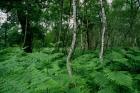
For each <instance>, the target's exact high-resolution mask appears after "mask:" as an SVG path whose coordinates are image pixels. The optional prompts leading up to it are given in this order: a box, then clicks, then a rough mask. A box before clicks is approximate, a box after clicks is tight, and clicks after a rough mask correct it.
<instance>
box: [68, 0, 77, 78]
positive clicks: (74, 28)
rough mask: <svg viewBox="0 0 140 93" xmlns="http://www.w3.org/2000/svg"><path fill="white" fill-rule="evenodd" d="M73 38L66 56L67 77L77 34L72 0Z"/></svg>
mask: <svg viewBox="0 0 140 93" xmlns="http://www.w3.org/2000/svg"><path fill="white" fill-rule="evenodd" d="M72 4H73V38H72V43H71V47H70V49H69V52H68V56H67V70H68V74H69V77H70V78H71V77H72V67H71V57H72V54H73V51H74V48H75V44H76V36H77V34H76V32H77V22H76V0H73V3H72Z"/></svg>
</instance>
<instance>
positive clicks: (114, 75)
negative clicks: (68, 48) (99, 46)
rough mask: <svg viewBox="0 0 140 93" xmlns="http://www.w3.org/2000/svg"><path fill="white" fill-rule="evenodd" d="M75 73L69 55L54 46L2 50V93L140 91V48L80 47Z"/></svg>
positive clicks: (75, 59)
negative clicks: (70, 74)
mask: <svg viewBox="0 0 140 93" xmlns="http://www.w3.org/2000/svg"><path fill="white" fill-rule="evenodd" d="M72 69H73V70H72V72H73V77H72V79H70V78H69V77H68V74H67V70H66V55H65V54H63V53H62V52H60V53H59V52H56V51H55V50H54V48H44V49H41V50H40V51H36V52H33V53H29V54H27V53H24V52H23V51H22V50H20V49H19V48H7V49H4V50H1V51H0V93H140V86H139V84H140V50H139V49H138V48H127V49H120V48H118V49H112V50H107V51H106V53H105V55H104V61H103V62H102V63H101V62H100V61H99V58H98V51H93V52H85V53H80V52H78V51H76V53H75V55H74V57H73V60H72Z"/></svg>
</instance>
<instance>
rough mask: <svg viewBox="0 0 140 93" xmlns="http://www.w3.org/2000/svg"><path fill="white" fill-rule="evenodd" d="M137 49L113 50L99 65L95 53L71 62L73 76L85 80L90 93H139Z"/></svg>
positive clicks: (139, 53)
mask: <svg viewBox="0 0 140 93" xmlns="http://www.w3.org/2000/svg"><path fill="white" fill-rule="evenodd" d="M139 56H140V52H139V49H134V48H133V49H130V48H128V49H113V50H111V51H110V50H109V51H107V52H106V54H105V57H104V62H103V63H100V61H99V60H98V58H97V55H96V53H89V54H84V55H82V56H80V57H77V58H75V59H74V61H73V69H74V72H75V75H77V74H78V75H79V76H81V78H83V79H85V81H86V82H87V84H88V87H89V88H90V93H135V92H136V93H137V92H138V93H139V91H140V90H139V89H140V88H139V84H140V80H139V78H140V77H139V71H140V69H139V68H140V61H139Z"/></svg>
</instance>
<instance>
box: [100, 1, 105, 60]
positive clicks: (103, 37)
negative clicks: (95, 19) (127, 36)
mask: <svg viewBox="0 0 140 93" xmlns="http://www.w3.org/2000/svg"><path fill="white" fill-rule="evenodd" d="M99 2H100V7H101V23H102V29H101V30H102V31H101V33H102V34H101V50H100V54H99V58H100V60H101V61H103V54H104V41H105V32H106V26H107V22H106V14H105V8H104V5H103V0H100V1H99Z"/></svg>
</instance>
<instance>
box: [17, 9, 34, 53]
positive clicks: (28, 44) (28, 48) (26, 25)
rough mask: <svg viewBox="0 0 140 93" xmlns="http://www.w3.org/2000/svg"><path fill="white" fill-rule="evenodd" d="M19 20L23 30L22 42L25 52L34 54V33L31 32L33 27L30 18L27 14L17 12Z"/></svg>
mask: <svg viewBox="0 0 140 93" xmlns="http://www.w3.org/2000/svg"><path fill="white" fill-rule="evenodd" d="M17 16H18V20H19V22H20V24H21V29H22V35H23V37H22V40H24V41H23V50H24V51H25V52H27V53H31V52H32V40H33V32H32V30H31V25H30V22H29V18H28V17H27V15H26V13H24V12H21V11H17Z"/></svg>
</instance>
